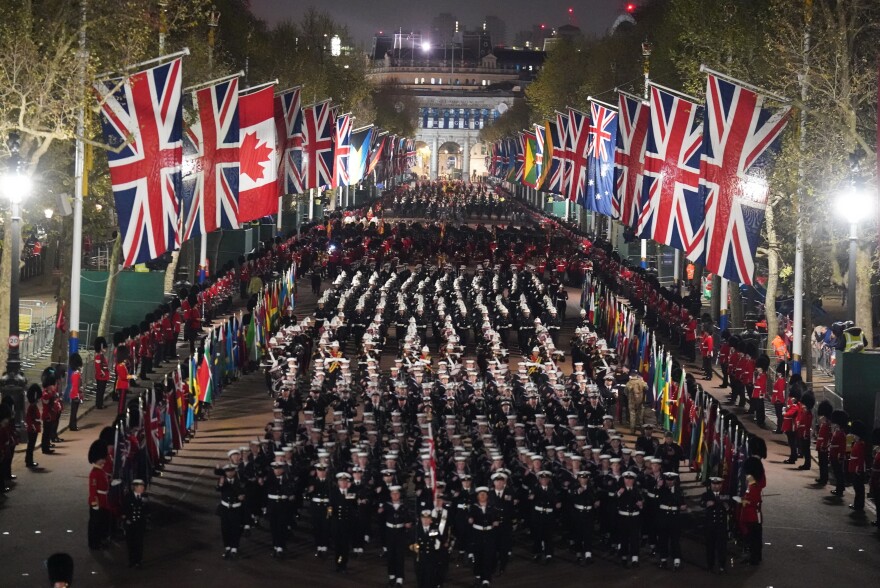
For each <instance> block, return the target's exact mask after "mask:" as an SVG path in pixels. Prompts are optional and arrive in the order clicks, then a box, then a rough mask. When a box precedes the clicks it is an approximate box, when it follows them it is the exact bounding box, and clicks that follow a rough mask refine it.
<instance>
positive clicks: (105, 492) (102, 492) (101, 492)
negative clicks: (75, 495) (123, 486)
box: [95, 490, 107, 495]
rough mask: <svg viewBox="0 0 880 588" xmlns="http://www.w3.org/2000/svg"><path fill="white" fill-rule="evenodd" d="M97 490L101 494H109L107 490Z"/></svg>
mask: <svg viewBox="0 0 880 588" xmlns="http://www.w3.org/2000/svg"><path fill="white" fill-rule="evenodd" d="M95 492H97V493H98V494H101V495H104V494H107V491H106V490H95Z"/></svg>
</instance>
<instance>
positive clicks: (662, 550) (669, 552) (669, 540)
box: [657, 511, 681, 560]
mask: <svg viewBox="0 0 880 588" xmlns="http://www.w3.org/2000/svg"><path fill="white" fill-rule="evenodd" d="M660 512H661V515H660V516H661V517H662V519H663V520H661V521H660V525H659V529H658V532H657V534H658V535H659V543H658V544H657V553H658V555H660V559H662V560H666V559H668V558H670V557H671V558H672V559H681V522H680V521H679V520H678V517H679V516H680V515H678V514H663V512H664V511H660Z"/></svg>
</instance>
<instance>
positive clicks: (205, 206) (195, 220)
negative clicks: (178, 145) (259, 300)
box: [181, 78, 240, 241]
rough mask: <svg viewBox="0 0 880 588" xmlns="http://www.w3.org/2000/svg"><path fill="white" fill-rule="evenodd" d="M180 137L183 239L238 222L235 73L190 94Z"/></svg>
mask: <svg viewBox="0 0 880 588" xmlns="http://www.w3.org/2000/svg"><path fill="white" fill-rule="evenodd" d="M192 101H193V102H192V103H193V106H194V108H195V114H194V116H193V118H192V120H191V121H190V124H189V125H188V126H187V128H186V133H185V134H184V140H183V164H184V165H183V169H184V173H183V214H182V215H181V223H182V226H181V232H182V233H183V240H184V241H186V240H188V239H192V238H193V237H195V236H198V235H207V234H208V233H212V232H214V231H216V230H217V229H221V228H223V229H237V228H239V226H240V225H239V223H238V166H239V157H238V151H239V145H240V143H239V132H238V78H233V79H231V80H227V81H225V82H221V83H219V84H215V85H213V86H209V87H207V88H202V89H201V90H197V91H196V92H194V93H193V96H192Z"/></svg>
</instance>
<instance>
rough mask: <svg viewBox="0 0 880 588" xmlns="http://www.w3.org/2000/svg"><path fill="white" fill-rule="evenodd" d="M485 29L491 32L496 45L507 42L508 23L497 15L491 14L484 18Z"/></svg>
mask: <svg viewBox="0 0 880 588" xmlns="http://www.w3.org/2000/svg"><path fill="white" fill-rule="evenodd" d="M483 30H485V31H486V32H487V33H489V35H490V36H491V37H492V42H493V43H494V44H495V45H505V44H507V25H506V24H505V22H504V21H503V20H501V19H500V18H498V17H497V16H493V15H489V16H487V17H486V18H484V19H483Z"/></svg>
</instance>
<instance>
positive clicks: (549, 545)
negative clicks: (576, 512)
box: [530, 470, 560, 561]
mask: <svg viewBox="0 0 880 588" xmlns="http://www.w3.org/2000/svg"><path fill="white" fill-rule="evenodd" d="M552 477H553V475H552V474H551V473H550V472H548V471H546V470H544V471H541V472H540V473H539V474H538V478H539V480H543V479H546V480H548V481H550V479H551V478H552ZM530 498H531V503H532V512H531V518H532V539H534V559H535V560H536V561H537V560H538V559H541V558H544V561H549V560H550V559H551V558H552V557H553V529H554V528H555V527H556V512H557V510H558V507H559V506H560V503H559V496H558V495H557V493H556V490H555V489H554V488H553V487H552V486H551V485H550V484H547V485H546V486H545V485H544V484H541V483H540V481H539V483H538V485H537V486H535V488H534V489H533V490H532V494H531V495H530Z"/></svg>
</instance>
